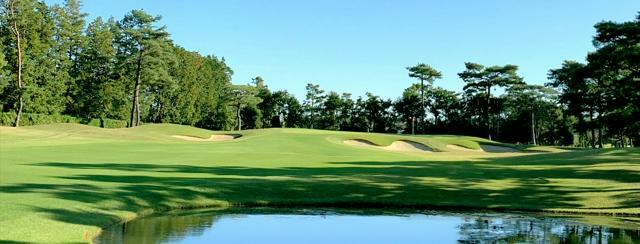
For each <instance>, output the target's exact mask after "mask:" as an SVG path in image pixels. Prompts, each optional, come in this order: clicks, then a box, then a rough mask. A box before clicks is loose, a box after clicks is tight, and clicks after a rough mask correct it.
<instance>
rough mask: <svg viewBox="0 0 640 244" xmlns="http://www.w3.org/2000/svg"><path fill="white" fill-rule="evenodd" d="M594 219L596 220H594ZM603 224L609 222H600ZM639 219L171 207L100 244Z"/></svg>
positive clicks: (421, 236)
mask: <svg viewBox="0 0 640 244" xmlns="http://www.w3.org/2000/svg"><path fill="white" fill-rule="evenodd" d="M589 223H591V224H589ZM601 223H604V224H605V225H606V226H603V225H602V224H601ZM639 223H640V220H638V218H633V217H629V218H613V217H600V216H588V217H586V216H582V217H580V216H566V215H565V216H549V215H537V214H524V213H465V212H457V213H454V212H440V211H408V210H376V211H370V210H367V211H358V210H331V209H302V210H283V209H235V210H204V211H203V210H200V211H178V212H168V213H163V214H162V215H156V216H153V215H152V216H148V217H144V218H140V219H137V220H134V221H131V222H128V223H126V224H122V225H117V226H113V227H111V228H108V229H106V230H105V231H104V232H103V234H102V235H100V236H99V237H98V238H97V239H96V240H95V241H96V242H97V243H640V224H639Z"/></svg>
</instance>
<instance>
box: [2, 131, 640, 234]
mask: <svg viewBox="0 0 640 244" xmlns="http://www.w3.org/2000/svg"><path fill="white" fill-rule="evenodd" d="M213 133H219V134H221V133H224V132H212V131H207V130H202V129H197V128H192V127H188V126H178V125H145V126H142V127H138V128H132V129H101V128H95V127H89V126H82V125H75V124H54V125H43V126H32V127H23V128H7V127H0V242H2V241H28V242H86V241H88V240H89V239H90V237H91V236H93V235H95V234H96V233H98V231H99V228H100V227H104V226H107V225H109V224H112V223H114V222H117V221H122V220H126V219H131V218H134V217H136V216H138V215H139V214H141V213H145V212H149V211H152V210H163V209H169V208H182V207H202V206H221V207H225V206H232V205H260V204H271V205H316V206H354V207H355V206H365V207H367V206H370V207H387V206H411V207H443V208H483V209H507V210H533V211H542V210H544V211H558V212H582V213H607V214H631V215H640V200H639V199H640V150H638V149H625V150H614V149H611V150H579V151H566V150H562V149H556V148H546V147H536V148H534V149H535V150H548V151H553V152H550V153H481V152H448V151H450V149H447V147H446V145H447V144H456V145H460V146H465V147H468V148H479V143H488V142H487V141H485V140H483V139H479V138H473V137H460V136H397V135H384V134H368V133H351V132H331V131H320V130H306V129H266V130H251V131H244V132H242V133H241V134H242V137H240V138H238V139H235V140H232V141H224V142H190V141H183V140H180V139H176V138H173V137H171V135H187V136H197V137H201V138H207V137H209V136H210V135H211V134H213ZM346 139H366V140H369V141H371V142H373V143H376V144H378V145H389V144H390V143H392V142H393V141H395V140H399V139H402V140H411V141H415V142H420V143H423V144H425V145H428V146H430V147H431V148H433V149H434V150H436V151H440V152H436V153H399V152H389V151H384V150H378V149H371V148H360V147H352V146H348V145H345V144H344V143H342V142H343V141H344V140H346ZM505 146H511V147H514V146H513V145H505Z"/></svg>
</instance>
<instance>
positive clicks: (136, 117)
mask: <svg viewBox="0 0 640 244" xmlns="http://www.w3.org/2000/svg"><path fill="white" fill-rule="evenodd" d="M143 57H144V48H140V54H139V56H138V65H137V68H136V83H135V85H134V87H133V104H132V105H131V118H130V119H129V127H133V126H138V125H140V105H139V102H138V100H139V99H140V82H141V76H142V58H143Z"/></svg>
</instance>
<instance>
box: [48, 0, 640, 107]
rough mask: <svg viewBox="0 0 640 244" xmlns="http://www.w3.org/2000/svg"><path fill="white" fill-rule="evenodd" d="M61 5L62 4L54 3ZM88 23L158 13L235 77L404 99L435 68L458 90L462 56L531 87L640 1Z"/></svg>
mask: <svg viewBox="0 0 640 244" xmlns="http://www.w3.org/2000/svg"><path fill="white" fill-rule="evenodd" d="M47 2H48V3H58V2H61V1H60V0H47ZM83 4H84V6H83V11H84V12H87V13H89V16H90V18H94V17H96V16H103V17H108V16H114V17H116V18H121V17H122V16H123V15H124V14H125V13H126V12H128V11H129V10H131V9H144V10H146V11H147V12H149V13H151V14H154V15H162V17H163V19H162V24H164V25H166V26H167V28H168V30H169V32H170V33H171V36H172V39H173V40H174V41H175V43H177V44H179V45H181V46H183V47H185V48H187V49H190V50H195V51H198V52H200V53H202V54H214V55H216V56H218V57H225V59H226V60H227V63H228V64H229V66H231V68H232V69H233V70H234V72H235V74H234V76H233V82H234V83H248V82H249V81H250V80H251V77H255V76H258V75H259V76H262V77H263V78H265V80H266V83H267V85H268V86H269V87H270V88H271V89H272V90H281V89H286V90H288V91H290V92H292V93H294V94H295V95H296V96H297V97H298V98H303V96H304V94H305V91H304V87H305V84H306V83H309V82H313V83H317V84H320V86H321V87H322V88H323V89H324V90H335V91H338V92H349V93H353V94H354V95H355V96H358V95H364V93H365V92H367V91H368V92H372V93H374V94H376V95H380V96H382V97H385V98H396V97H398V96H399V95H400V94H401V92H402V90H403V89H404V88H406V87H408V86H409V85H410V84H411V83H412V82H414V81H412V80H411V79H410V78H409V77H408V76H407V72H406V70H405V67H407V66H410V65H413V64H416V63H418V62H424V63H427V64H429V65H431V66H433V67H435V68H436V69H438V70H441V71H442V73H443V76H444V77H443V79H441V80H438V81H436V83H435V84H436V85H437V86H442V87H444V88H447V89H450V90H456V91H461V89H462V86H463V85H464V82H463V81H461V80H460V79H459V78H458V76H457V73H458V72H460V71H462V70H463V68H464V62H465V61H472V62H477V63H481V64H485V65H504V64H516V65H518V66H519V67H520V72H519V73H520V75H521V76H523V77H524V78H525V81H527V82H528V83H537V84H542V83H545V82H546V81H547V71H548V70H549V69H550V68H556V67H558V66H559V65H560V64H561V63H562V61H563V60H567V59H568V60H579V61H582V60H584V57H585V55H586V54H587V52H589V51H591V50H593V47H592V43H591V38H592V36H593V35H594V34H595V31H594V29H593V25H594V24H595V23H597V22H599V21H602V20H614V21H626V20H631V19H633V18H634V16H635V15H636V14H637V13H638V11H640V1H638V0H563V1H552V0H538V1H534V0H525V1H517V0H490V1H489V0H485V1H467V0H449V1H427V0H423V1H418V0H416V1H409V0H398V1H391V0H348V1H344V0H323V1H294V0H290V1H285V0H269V1H265V0H247V1H239V0H227V1H195V0H182V1H158V0H137V1H130V0H93V1H85V2H84V3H83Z"/></svg>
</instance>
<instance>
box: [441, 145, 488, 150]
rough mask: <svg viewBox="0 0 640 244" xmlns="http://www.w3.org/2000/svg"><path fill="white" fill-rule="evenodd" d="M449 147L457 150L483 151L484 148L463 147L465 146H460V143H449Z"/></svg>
mask: <svg viewBox="0 0 640 244" xmlns="http://www.w3.org/2000/svg"><path fill="white" fill-rule="evenodd" d="M447 148H448V149H451V150H455V151H465V152H483V151H482V149H471V148H466V147H463V146H458V145H455V144H449V145H447Z"/></svg>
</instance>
